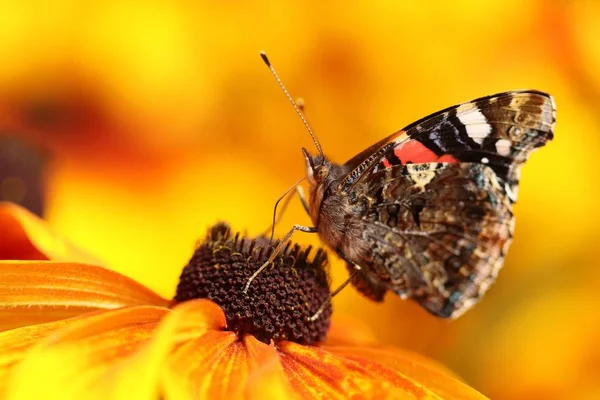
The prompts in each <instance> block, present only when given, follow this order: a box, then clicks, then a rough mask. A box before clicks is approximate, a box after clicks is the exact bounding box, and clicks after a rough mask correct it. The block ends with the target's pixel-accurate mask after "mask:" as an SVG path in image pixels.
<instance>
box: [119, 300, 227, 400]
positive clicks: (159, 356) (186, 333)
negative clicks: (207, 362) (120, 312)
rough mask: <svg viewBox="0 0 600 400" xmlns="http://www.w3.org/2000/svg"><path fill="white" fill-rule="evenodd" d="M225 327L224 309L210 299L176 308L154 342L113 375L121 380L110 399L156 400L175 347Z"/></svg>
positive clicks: (123, 364)
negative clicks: (162, 375)
mask: <svg viewBox="0 0 600 400" xmlns="http://www.w3.org/2000/svg"><path fill="white" fill-rule="evenodd" d="M224 327H225V314H224V313H223V310H222V309H221V308H220V307H219V306H218V305H216V304H215V303H213V302H211V301H209V300H193V301H189V302H186V303H182V304H179V305H177V306H176V307H175V309H174V310H173V312H172V313H170V314H169V315H168V316H167V317H166V318H165V320H164V321H163V322H161V324H160V326H159V328H158V330H157V333H156V334H155V335H154V338H153V340H152V341H151V342H149V343H148V344H147V345H145V346H144V347H143V348H141V349H140V350H139V351H138V352H137V353H136V354H134V356H133V357H131V358H130V360H127V362H126V363H122V366H120V368H119V371H115V372H114V373H112V375H113V376H114V375H117V374H118V376H119V377H118V379H116V380H115V383H114V385H113V387H112V388H111V398H123V399H149V400H150V399H152V400H153V399H155V398H156V397H157V393H162V392H163V391H162V385H161V380H160V373H161V370H163V367H164V365H165V362H166V360H167V358H168V356H169V354H170V353H171V352H172V350H173V348H174V347H175V346H177V345H179V344H181V343H183V342H185V341H188V340H190V339H193V338H196V337H199V336H201V335H203V334H204V333H206V332H207V331H208V330H209V329H222V328H224ZM187 393H188V392H186V394H187ZM180 397H181V396H179V397H175V398H180ZM181 398H185V397H181Z"/></svg>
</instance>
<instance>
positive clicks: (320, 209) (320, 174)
mask: <svg viewBox="0 0 600 400" xmlns="http://www.w3.org/2000/svg"><path fill="white" fill-rule="evenodd" d="M305 156H306V155H305ZM306 165H307V180H308V185H309V213H310V217H311V220H312V222H313V224H314V226H316V227H317V229H318V233H319V236H320V237H321V240H322V241H323V242H324V243H325V244H327V245H328V246H329V247H330V248H332V249H333V250H335V251H336V252H337V253H338V254H339V255H340V256H341V257H342V258H344V259H346V260H350V259H352V261H354V260H353V259H354V258H358V255H359V254H360V255H362V254H363V253H364V252H365V249H363V246H362V245H361V243H359V242H362V241H360V240H359V238H360V237H361V236H362V235H361V231H362V230H363V229H364V226H363V224H362V222H361V221H360V219H357V218H351V216H355V215H357V214H363V213H364V210H362V209H361V210H359V209H357V207H358V208H361V207H360V206H359V205H357V204H355V202H352V201H351V200H350V198H349V196H348V194H347V193H346V192H344V191H341V190H340V189H339V184H340V182H341V181H342V180H343V178H344V177H345V176H346V175H347V174H348V172H349V171H350V169H351V168H350V167H348V166H346V165H340V164H335V163H332V162H331V161H329V160H328V159H327V158H326V157H322V156H308V157H306ZM349 217H350V218H349ZM355 225H356V226H355ZM354 256H356V257H354Z"/></svg>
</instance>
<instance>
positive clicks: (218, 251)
mask: <svg viewBox="0 0 600 400" xmlns="http://www.w3.org/2000/svg"><path fill="white" fill-rule="evenodd" d="M276 245H277V242H275V243H273V244H271V245H270V244H269V241H268V240H267V239H265V238H263V237H260V238H257V239H246V238H243V237H241V235H240V234H239V233H238V234H235V235H232V234H231V232H230V229H229V226H227V225H226V224H222V223H221V224H217V225H215V226H214V227H212V228H211V229H210V230H209V232H208V235H207V237H206V240H205V241H204V242H203V243H202V244H201V245H200V246H199V247H198V248H197V249H196V251H195V253H194V255H193V257H192V258H191V260H190V261H189V263H188V265H187V266H186V267H185V268H184V269H183V272H182V273H181V276H180V278H179V284H178V286H177V294H176V295H175V301H176V302H183V301H186V300H190V299H198V298H207V299H210V300H212V301H214V302H215V303H217V304H218V305H220V306H221V308H223V310H224V312H225V316H226V318H227V329H228V330H231V331H235V332H237V333H238V334H240V335H243V334H246V333H249V334H252V335H254V336H255V337H256V338H257V339H258V340H260V341H262V342H265V343H269V342H270V341H271V339H273V340H290V341H294V342H297V343H303V344H310V343H315V342H319V341H322V340H323V339H325V335H326V334H327V330H328V329H329V323H330V318H331V305H327V308H326V309H325V310H324V311H323V313H322V314H321V315H320V316H319V318H318V319H317V320H315V321H310V320H309V318H310V317H311V316H312V315H313V314H314V313H315V312H317V310H318V309H319V307H320V306H321V305H322V304H323V302H325V301H326V300H327V297H328V295H329V278H328V274H327V270H326V266H327V255H326V254H325V252H324V251H323V250H322V249H319V250H318V251H317V252H316V254H315V255H314V257H312V260H309V259H308V256H309V253H310V251H311V248H310V247H308V248H306V249H302V248H301V247H300V246H299V245H291V244H288V246H287V247H286V248H285V250H284V251H282V252H281V253H280V254H279V255H278V256H277V257H276V258H275V261H274V262H273V265H270V266H269V267H267V268H266V269H265V270H263V271H262V272H261V273H260V274H259V275H258V276H257V277H256V278H255V279H254V280H253V281H252V284H251V286H250V288H249V290H248V292H247V293H246V294H244V292H243V289H244V286H245V285H246V282H247V281H248V278H250V276H251V275H252V273H253V272H254V271H256V270H257V269H258V268H259V267H260V266H261V265H263V263H265V262H266V261H267V259H268V258H269V255H271V254H272V252H273V249H274V248H275V246H276Z"/></svg>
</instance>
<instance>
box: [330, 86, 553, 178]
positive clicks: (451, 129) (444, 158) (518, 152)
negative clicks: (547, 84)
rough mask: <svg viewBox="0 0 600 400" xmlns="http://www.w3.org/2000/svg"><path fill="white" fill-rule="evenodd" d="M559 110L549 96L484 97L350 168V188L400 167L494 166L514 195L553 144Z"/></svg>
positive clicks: (416, 126)
mask: <svg viewBox="0 0 600 400" xmlns="http://www.w3.org/2000/svg"><path fill="white" fill-rule="evenodd" d="M555 113H556V111H555V105H554V101H553V99H552V97H551V96H549V95H548V94H545V93H543V92H538V91H533V90H524V91H514V92H505V93H501V94H498V95H494V96H487V97H482V98H479V99H476V100H473V101H471V102H467V103H463V104H460V105H457V106H453V107H449V108H447V109H445V110H442V111H439V112H436V113H434V114H432V115H430V116H428V117H425V118H423V119H421V120H419V121H416V122H414V123H412V124H410V125H408V126H407V127H406V128H404V129H402V130H400V131H398V132H396V133H394V134H392V135H390V136H389V137H387V138H385V139H383V140H381V141H380V142H379V143H377V144H375V145H373V146H371V147H370V148H369V149H367V150H366V151H363V152H362V153H360V154H359V155H357V156H356V157H354V158H352V159H351V160H350V161H348V163H346V165H347V166H351V167H352V171H351V172H350V173H349V174H348V176H347V177H346V178H345V179H343V180H342V182H341V184H340V186H339V187H340V189H341V190H351V189H350V188H351V187H352V185H354V184H355V183H356V182H357V181H358V180H359V179H366V178H367V177H368V176H369V172H371V171H373V170H375V171H377V170H380V169H384V168H388V167H391V166H394V165H402V164H408V163H428V162H472V163H481V164H484V165H489V166H490V167H491V168H492V169H493V170H494V171H495V172H496V174H497V175H498V177H499V178H500V179H501V180H502V181H503V182H505V183H507V184H508V185H509V189H514V188H515V186H516V184H517V183H518V179H519V167H520V165H521V164H522V163H523V162H524V161H525V160H526V159H527V157H528V156H529V154H530V153H531V151H532V150H533V149H535V148H537V147H540V146H542V145H544V144H545V143H546V142H547V141H549V140H550V139H552V131H553V127H554V122H555Z"/></svg>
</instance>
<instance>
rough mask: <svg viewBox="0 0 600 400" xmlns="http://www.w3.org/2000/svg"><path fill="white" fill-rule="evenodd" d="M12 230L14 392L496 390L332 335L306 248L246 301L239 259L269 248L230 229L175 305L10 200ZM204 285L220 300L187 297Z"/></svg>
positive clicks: (0, 390) (7, 381) (7, 358)
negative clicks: (315, 315) (313, 315)
mask: <svg viewBox="0 0 600 400" xmlns="http://www.w3.org/2000/svg"><path fill="white" fill-rule="evenodd" d="M0 232H1V236H0V260H6V258H7V257H10V258H11V260H6V261H0V330H1V331H3V332H1V333H0V395H1V397H2V398H6V399H30V398H61V399H64V398H75V399H92V398H98V399H107V398H124V399H138V398H139V399H156V398H158V397H161V398H165V399H180V398H181V399H192V398H211V399H213V398H214V399H219V398H228V399H235V398H248V399H255V398H260V399H264V398H285V399H287V398H315V397H322V398H350V397H352V398H432V399H439V398H443V399H484V398H485V397H483V396H482V395H481V394H479V393H478V392H476V391H475V390H474V389H471V388H470V387H468V386H467V385H465V384H464V383H462V382H461V381H460V380H459V379H457V378H456V377H455V376H454V375H453V374H452V373H451V372H450V371H448V370H447V369H446V368H444V367H443V366H441V365H439V364H438V363H436V362H434V361H431V360H428V359H426V358H424V357H422V356H420V355H418V354H414V353H411V352H407V351H403V350H398V349H393V348H389V347H382V346H377V345H374V344H373V339H372V336H371V334H370V333H369V332H368V330H366V329H365V328H364V327H361V326H360V324H358V323H356V322H354V323H352V322H349V321H337V323H336V321H334V323H333V325H332V327H331V329H330V330H329V332H328V334H327V339H326V340H322V339H323V338H324V337H325V334H326V333H327V328H328V326H329V316H330V314H331V310H330V309H328V310H326V312H324V313H323V314H322V315H321V317H320V318H319V319H318V320H317V321H315V322H308V319H307V318H306V315H308V314H307V313H310V312H312V311H313V310H315V307H318V306H319V305H320V302H321V301H322V299H321V298H322V297H323V296H326V294H327V293H328V283H327V278H326V275H325V273H324V272H323V273H320V272H319V271H323V270H322V267H323V263H324V261H323V260H324V257H322V256H319V255H316V256H315V257H314V258H313V260H312V261H308V258H307V256H308V251H300V250H299V248H298V247H294V248H288V250H287V251H286V252H285V253H284V255H282V256H281V257H278V258H277V259H276V262H275V263H274V266H273V267H271V268H268V269H267V270H265V274H264V276H262V278H261V279H262V281H258V279H259V278H260V277H261V276H259V278H257V280H256V281H255V282H254V283H253V285H254V284H256V285H257V286H258V288H257V289H256V290H254V291H253V290H252V288H251V290H250V291H249V292H248V295H247V296H249V297H248V298H242V297H240V296H242V294H239V293H241V292H242V291H241V290H238V289H237V285H238V284H243V282H245V280H246V278H245V276H244V275H243V274H242V273H241V272H240V271H241V270H240V268H239V267H240V266H241V265H248V264H250V266H253V267H254V268H256V267H257V266H258V265H260V264H261V263H262V262H263V261H264V259H265V258H266V257H267V254H268V250H265V249H268V247H267V246H263V247H261V246H259V245H257V244H256V242H255V241H247V240H243V239H239V237H237V236H236V237H232V236H230V235H229V234H228V233H227V232H225V229H224V228H223V226H222V225H217V226H216V227H214V228H213V229H212V230H211V232H209V236H208V238H207V241H206V242H204V244H202V245H201V246H200V247H199V248H198V250H197V251H196V253H195V255H194V257H193V258H192V259H191V261H190V264H189V265H188V266H187V267H186V269H185V270H184V273H183V274H182V279H181V281H180V285H179V288H178V294H177V296H176V300H177V302H178V303H177V304H176V305H174V306H173V307H171V308H170V307H169V303H170V302H169V301H168V300H166V299H164V298H162V297H160V296H159V295H157V294H155V293H153V292H152V291H151V290H149V289H148V288H146V287H144V286H142V285H140V284H139V283H137V282H135V281H133V280H131V279H129V278H127V277H125V276H122V275H120V274H118V273H116V272H114V271H111V270H108V269H105V268H103V267H100V266H95V265H94V264H97V260H95V259H93V258H89V256H87V255H86V254H85V253H84V252H82V251H80V250H77V249H76V248H75V247H74V246H72V245H70V244H68V242H66V241H64V240H63V239H61V238H59V236H57V235H56V234H54V233H52V231H51V230H50V228H49V227H48V226H47V225H46V223H45V222H44V221H41V220H39V219H38V218H37V217H35V216H33V215H32V214H30V213H29V212H27V211H26V210H24V209H22V208H20V207H18V206H15V205H12V204H0ZM217 261H219V262H217ZM215 272H217V273H215ZM211 274H212V275H211ZM289 274H292V275H289ZM209 275H210V276H212V278H210V279H213V280H214V281H210V280H209V281H206V280H207V279H208V278H207V277H208V276H209ZM289 277H293V278H294V279H293V280H288V278H289ZM200 278H202V279H204V282H205V283H206V282H207V283H206V285H203V286H202V287H200V288H198V287H194V285H193V284H194V282H196V283H197V282H198V281H199V279H200ZM277 282H279V289H277V287H278V286H277V285H278V283H277ZM228 285H230V286H231V287H232V288H233V289H232V290H231V291H227V290H226V289H227V287H228ZM323 289H325V291H323ZM202 293H204V295H207V296H209V297H211V298H213V299H217V300H218V301H220V302H221V306H219V305H217V304H215V303H214V302H212V301H210V300H206V299H187V298H185V297H186V296H189V295H191V296H196V295H201V294H202ZM252 293H254V294H252ZM243 296H246V295H243ZM252 296H254V297H252ZM260 296H267V297H260ZM302 296H304V297H302ZM261 298H268V299H272V302H273V304H278V306H277V307H274V308H273V307H271V308H269V307H270V305H269V304H262V303H261V300H260V299H261ZM243 299H245V300H244V301H242V300H243ZM217 300H215V301H217ZM302 302H304V303H302ZM288 303H289V304H288ZM290 304H291V305H292V306H290ZM294 304H295V305H294ZM240 307H241V309H240ZM260 310H262V311H260ZM286 313H287V314H286ZM301 324H304V325H302V326H300V325H301ZM290 339H293V340H294V341H296V342H297V343H296V342H294V341H291V340H290ZM300 343H311V344H300Z"/></svg>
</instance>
